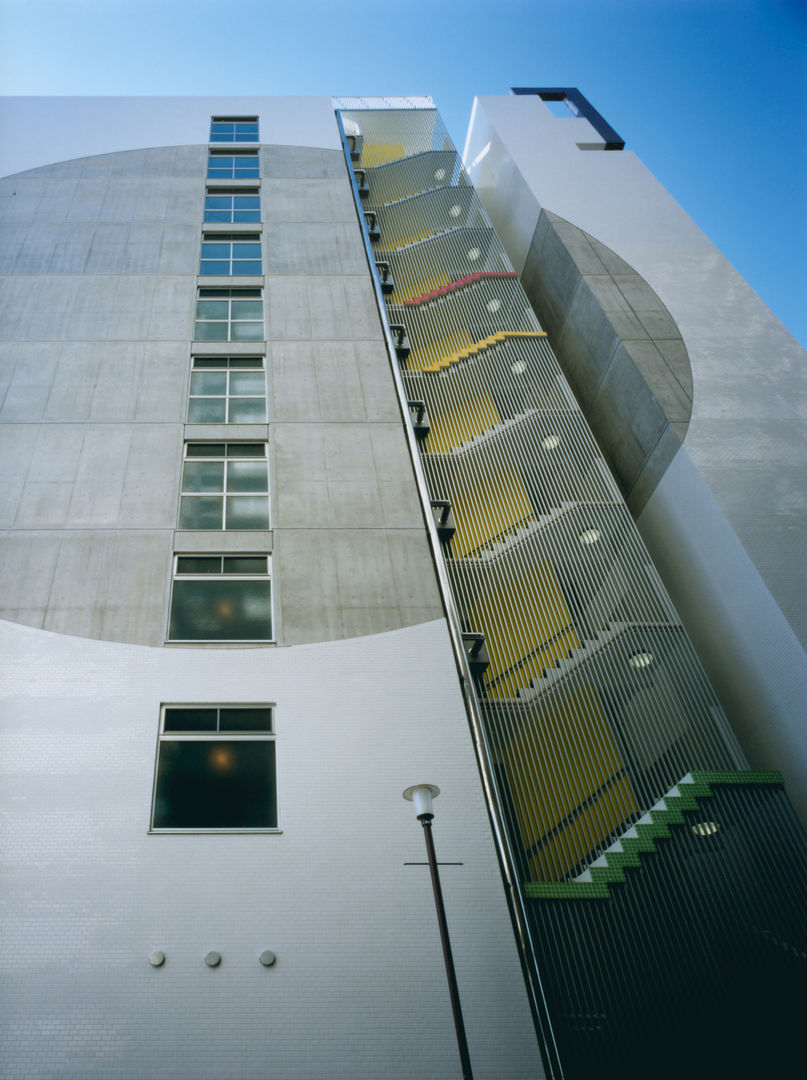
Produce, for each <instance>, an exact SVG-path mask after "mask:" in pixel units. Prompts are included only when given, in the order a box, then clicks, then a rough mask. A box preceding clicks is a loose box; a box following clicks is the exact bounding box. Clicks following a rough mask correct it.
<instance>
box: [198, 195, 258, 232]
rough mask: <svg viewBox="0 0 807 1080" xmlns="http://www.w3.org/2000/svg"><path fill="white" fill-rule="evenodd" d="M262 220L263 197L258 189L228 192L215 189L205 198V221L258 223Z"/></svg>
mask: <svg viewBox="0 0 807 1080" xmlns="http://www.w3.org/2000/svg"><path fill="white" fill-rule="evenodd" d="M260 220H261V197H260V195H259V194H258V189H257V188H241V189H235V190H234V191H227V190H226V189H224V188H218V189H217V188H213V189H211V190H209V191H208V193H207V196H206V197H205V221H224V222H233V223H235V222H239V221H240V222H257V221H260Z"/></svg>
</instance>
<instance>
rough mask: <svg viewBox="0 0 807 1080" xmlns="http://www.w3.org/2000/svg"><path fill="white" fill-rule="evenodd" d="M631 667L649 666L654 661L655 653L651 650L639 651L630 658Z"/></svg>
mask: <svg viewBox="0 0 807 1080" xmlns="http://www.w3.org/2000/svg"><path fill="white" fill-rule="evenodd" d="M628 663H629V664H630V666H631V667H634V668H647V667H650V665H651V664H652V663H653V654H652V653H649V652H637V653H634V654H633V656H631V658H630V659H629V660H628Z"/></svg>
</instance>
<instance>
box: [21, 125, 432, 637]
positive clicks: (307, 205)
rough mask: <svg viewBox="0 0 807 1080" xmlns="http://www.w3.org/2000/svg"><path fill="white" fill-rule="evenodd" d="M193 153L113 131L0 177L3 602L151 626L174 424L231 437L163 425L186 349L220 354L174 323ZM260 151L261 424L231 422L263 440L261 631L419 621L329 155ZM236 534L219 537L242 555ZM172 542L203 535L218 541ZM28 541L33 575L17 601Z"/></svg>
mask: <svg viewBox="0 0 807 1080" xmlns="http://www.w3.org/2000/svg"><path fill="white" fill-rule="evenodd" d="M206 160H207V152H206V149H205V147H203V146H202V147H200V146H196V147H179V148H173V147H169V148H164V149H149V150H142V151H141V150H132V151H127V152H124V153H121V154H116V155H104V156H102V157H101V158H99V159H95V158H90V159H79V160H77V161H68V162H65V163H63V164H62V165H58V164H51V165H47V166H44V167H42V168H38V169H34V170H32V171H31V172H28V173H26V174H23V175H17V176H14V177H12V178H7V179H5V180H4V181H2V188H1V189H0V191H2V195H1V196H0V198H2V201H3V204H4V211H3V214H2V218H0V236H1V237H2V250H3V256H2V258H3V262H2V265H0V271H2V277H0V281H2V285H1V286H0V289H1V290H2V291H0V325H2V330H0V335H2V344H0V363H2V372H3V375H2V379H3V387H4V390H5V394H4V397H3V401H2V409H0V417H1V418H2V420H3V421H4V426H3V430H2V434H1V435H0V438H2V440H3V457H4V460H5V461H6V462H7V467H6V472H5V477H6V479H5V495H6V498H5V500H4V510H3V514H4V518H3V528H4V529H5V530H6V536H5V539H6V540H7V541H8V542H7V543H6V544H5V545H4V550H5V555H4V560H3V564H2V566H3V569H2V571H1V572H0V573H2V580H0V585H2V588H1V589H0V592H2V595H3V596H4V601H3V604H4V607H3V608H2V612H3V614H4V615H5V617H7V618H12V619H16V620H19V621H21V622H25V623H28V624H29V625H33V626H39V627H42V628H44V629H51V630H58V631H60V632H62V633H75V634H86V635H87V636H94V637H96V636H97V637H110V638H112V639H113V640H121V641H132V642H140V643H142V644H149V645H154V644H159V643H161V642H162V641H163V640H164V636H165V627H166V604H167V601H168V592H167V585H166V581H167V578H165V579H164V580H161V578H160V574H159V572H158V571H157V569H156V567H157V565H158V563H157V562H156V560H155V554H156V552H158V551H159V552H160V559H161V561H162V563H163V565H164V568H165V573H167V574H170V559H171V553H172V551H173V550H175V549H177V540H180V541H182V542H183V544H185V546H187V542H188V540H189V538H187V537H185V536H181V537H175V536H174V530H175V528H176V522H177V508H178V499H179V478H180V472H181V455H182V443H183V438H184V437H192V438H194V437H195V438H207V439H223V438H225V437H226V438H229V439H232V438H238V437H240V438H245V437H249V436H248V435H245V433H244V432H240V434H239V433H237V432H233V431H228V430H220V429H217V428H208V429H207V430H203V431H201V432H200V431H199V430H198V428H196V427H195V428H193V429H190V430H189V431H184V428H183V425H184V421H185V413H186V409H187V388H188V375H189V363H190V360H189V357H190V355H191V353H192V352H193V351H195V352H197V353H199V352H202V353H205V352H207V353H210V352H212V353H214V354H215V353H216V352H217V351H218V352H221V351H222V350H221V348H220V347H219V346H216V347H215V348H214V347H212V346H207V347H205V346H204V345H203V344H201V343H197V344H196V346H195V347H194V345H193V341H192V338H193V312H194V303H195V299H194V298H195V293H196V283H197V271H198V260H199V245H200V236H201V217H202V203H203V198H204V188H205V185H204V174H205V169H206ZM262 170H263V173H264V174H265V175H266V177H267V181H266V187H265V188H264V190H263V193H262V199H263V206H264V207H265V216H266V220H265V224H264V227H263V228H264V231H263V236H264V269H265V272H266V273H265V277H264V278H262V279H261V281H262V282H263V281H265V308H266V334H267V343H268V344H267V345H266V346H265V348H266V349H267V351H268V363H267V374H268V401H269V418H270V423H269V425H268V428H266V427H265V428H262V429H261V430H260V431H257V430H253V431H252V433H251V437H252V438H255V437H259V436H260V437H267V436H268V440H269V447H270V472H271V479H272V484H271V523H272V526H273V536H272V537H271V538H269V539H270V549H271V546H272V544H273V546H274V560H273V586H274V596H275V626H276V629H277V634H278V640H280V641H282V642H283V643H286V644H297V643H299V642H305V641H320V640H326V639H329V638H331V637H340V636H354V635H356V634H366V633H373V632H375V631H385V630H390V629H394V628H396V627H398V626H406V625H411V624H413V623H416V622H421V621H427V620H430V619H433V618H436V617H438V616H440V615H441V614H442V608H441V605H440V601H439V597H438V595H437V589H436V584H435V580H434V573H433V570H432V568H431V564H430V556H429V551H428V545H427V542H426V537H425V533H424V529H423V518H422V514H421V511H420V505H419V502H418V499H417V494H416V489H415V486H414V483H413V477H412V468H411V464H410V461H409V457H408V452H407V449H406V443H405V439H404V436H403V432H402V429H401V424H400V415H399V411H398V408H397V405H396V402H395V397H394V394H393V385H392V378H391V374H390V371H389V361H388V358H387V353H386V348H385V345H384V342H383V337H382V333H381V327H380V323H379V318H378V312H377V309H376V305H375V299H374V295H373V291H372V285H371V283H370V280H369V277H368V272H367V262H366V258H365V255H364V249H363V245H362V241H361V234H360V232H359V230H358V228H357V222H356V212H355V209H354V206H353V202H352V198H351V194H350V187H349V183H348V180H347V176H346V173H345V166H344V159H343V157H342V155H341V151H337V150H327V149H321V148H308V149H307V148H304V147H266V148H265V149H264V151H263V164H262ZM122 184H123V185H124V188H125V190H123V191H122V190H121V185H122ZM130 218H133V219H134V220H130ZM241 350H242V351H243V346H242V347H241ZM263 350H264V346H263V345H261V347H260V349H257V350H255V349H253V350H252V351H253V352H255V351H258V352H262V351H263ZM227 351H232V350H227ZM235 351H238V350H235ZM276 365H277V366H276ZM276 378H277V379H279V380H280V381H279V383H278V386H277V387H276V386H275V379H276ZM65 530H69V533H66V532H65ZM255 539H256V538H255V537H254V536H249V535H246V534H245V535H244V536H243V537H242V538H241V543H240V545H239V546H240V547H241V548H242V549H244V550H254V548H255ZM227 541H228V550H230V549H232V547H233V543H232V542H233V538H232V537H227ZM190 542H191V543H192V544H193V549H194V550H205V549H207V550H218V549H219V548H220V547H221V543H222V536H221V534H207V535H206V536H205V537H204V538H202V537H200V536H198V535H197V536H195V537H191V538H190ZM32 559H33V560H34V562H35V563H36V564H38V565H40V566H41V567H42V575H41V579H40V580H39V582H38V588H37V589H36V590H34V591H33V592H31V591H29V590H28V589H27V588H26V587H24V586H23V589H24V593H25V595H24V596H19V595H17V588H18V586H19V585H20V584H21V583H24V582H25V581H26V579H27V576H28V568H29V566H30V560H32ZM76 560H78V565H85V566H86V567H87V569H86V570H85V572H84V573H82V574H81V575H76V573H75V566H76ZM358 566H362V567H363V572H362V573H361V574H359V575H356V574H355V573H354V572H353V571H354V570H355V569H356V568H357V567H358ZM96 571H97V574H98V576H97V578H96V577H95V572H96ZM287 580H288V583H289V584H288V589H286V587H285V582H286V581H287ZM357 580H358V581H361V588H360V589H358V591H357V589H356V586H355V582H356V581H357ZM111 582H117V583H118V584H117V585H116V586H115V588H114V589H113V588H111V587H110V585H111ZM340 582H342V584H340ZM342 605H344V607H345V613H344V614H343V613H342V610H341V609H342ZM127 611H128V612H129V613H130V622H131V625H129V626H127V625H126V622H127V616H126V614H125V613H126V612H127ZM113 628H114V629H113ZM286 633H288V636H285V635H286Z"/></svg>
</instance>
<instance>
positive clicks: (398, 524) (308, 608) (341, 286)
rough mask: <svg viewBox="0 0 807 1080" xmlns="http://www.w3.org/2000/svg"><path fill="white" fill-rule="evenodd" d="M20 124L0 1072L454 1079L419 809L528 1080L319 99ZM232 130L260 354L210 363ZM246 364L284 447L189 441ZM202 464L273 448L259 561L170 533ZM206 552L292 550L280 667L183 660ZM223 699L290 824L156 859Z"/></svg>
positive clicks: (8, 357) (371, 327)
mask: <svg viewBox="0 0 807 1080" xmlns="http://www.w3.org/2000/svg"><path fill="white" fill-rule="evenodd" d="M0 111H3V115H4V117H5V121H4V122H5V124H6V130H8V131H10V132H12V133H14V132H16V133H17V134H18V135H19V140H18V141H17V144H16V146H15V147H14V148H13V150H12V151H11V152H10V153H9V154H7V155H6V157H5V158H4V161H5V166H6V171H8V170H11V171H13V175H11V176H5V178H4V179H2V180H0V247H1V248H2V254H0V258H1V259H2V260H4V261H3V262H2V263H0V420H2V422H3V423H2V425H1V426H0V439H1V440H2V443H1V444H0V452H2V456H3V462H4V468H3V477H2V483H3V493H2V494H3V498H2V515H3V516H2V518H0V542H1V543H2V547H1V548H0V551H2V554H1V555H0V596H2V605H3V606H2V609H1V610H0V619H2V620H3V621H2V622H0V635H1V636H2V637H3V642H4V645H3V661H2V667H3V687H4V689H3V692H2V699H1V700H2V708H1V709H0V719H1V721H2V727H3V732H4V739H5V740H6V745H7V748H8V753H7V754H5V755H4V761H3V766H2V773H3V785H2V786H3V790H4V793H5V794H4V804H5V807H6V809H7V810H8V815H9V816H8V817H7V819H6V823H5V824H4V826H3V831H2V837H0V839H1V840H2V859H3V865H4V873H3V878H4V898H5V901H6V902H7V910H8V911H9V912H10V915H9V918H8V919H6V920H5V922H4V930H3V932H2V933H3V938H2V940H3V943H4V947H5V949H6V954H7V956H9V957H10V958H11V959H10V967H9V970H8V972H7V978H6V980H5V987H6V989H5V993H4V998H5V1000H4V1014H5V1020H6V1039H5V1041H4V1048H3V1050H2V1057H1V1058H0V1062H1V1063H0V1073H2V1075H3V1076H4V1077H8V1078H9V1080H11V1078H15V1080H16V1078H22V1077H24V1076H30V1075H32V1074H33V1075H37V1076H41V1077H49V1078H51V1080H72V1078H74V1077H76V1076H81V1077H86V1078H88V1080H89V1078H97V1080H113V1078H119V1080H132V1078H133V1077H136V1076H143V1077H146V1076H148V1077H149V1078H155V1080H182V1078H187V1080H221V1078H222V1077H223V1076H227V1075H233V1076H235V1075H238V1076H239V1077H243V1078H244V1080H293V1078H299V1080H314V1078H322V1080H331V1078H337V1077H350V1078H351V1080H353V1078H363V1080H377V1077H379V1076H388V1077H390V1078H391V1080H392V1078H395V1077H400V1078H401V1080H403V1078H404V1077H409V1076H411V1075H412V1074H413V1073H415V1074H417V1075H420V1076H424V1077H433V1078H434V1080H437V1078H438V1077H439V1078H442V1077H444V1076H447V1075H450V1074H451V1073H452V1072H454V1071H456V1070H457V1069H458V1067H459V1063H458V1057H457V1049H456V1039H455V1034H454V1030H453V1025H452V1018H451V1010H450V1002H449V997H448V993H447V990H446V982H445V970H444V967H443V958H442V954H441V951H440V943H439V937H438V934H437V926H436V921H435V917H434V907H433V899H432V896H431V891H430V886H429V881H428V871H427V869H426V867H425V865H424V852H423V838H422V835H421V833H422V830H421V828H420V826H419V825H418V823H417V821H416V820H415V817H414V814H413V811H412V807H411V805H409V804H408V803H405V802H404V801H403V800H402V798H401V791H402V789H403V788H404V787H406V786H409V785H410V784H412V783H417V782H419V781H428V782H435V783H437V784H439V785H440V787H441V788H442V790H443V795H442V796H441V800H440V802H439V803H438V806H437V810H438V820H437V829H436V832H437V836H436V842H437V844H438V848H439V850H440V855H441V859H444V860H447V861H449V862H452V863H453V864H455V865H452V866H451V867H446V869H445V871H444V874H443V876H444V889H445V894H446V905H447V908H448V911H449V918H450V919H451V928H452V942H453V946H454V952H455V959H456V963H457V970H458V978H459V983H460V992H461V995H462V1002H463V1008H464V1010H465V1017H466V1024H467V1026H468V1030H469V1042H470V1050H471V1055H472V1059H473V1064H474V1070H475V1075H476V1076H477V1077H481V1078H487V1080H528V1078H529V1080H532V1078H534V1077H536V1076H538V1077H540V1076H542V1075H543V1074H542V1067H541V1062H540V1057H539V1052H538V1047H537V1040H536V1036H535V1029H534V1025H533V1021H532V1016H531V1013H530V1009H529V1004H528V999H527V994H526V990H525V987H524V982H523V977H522V973H521V967H520V963H519V959H518V953H517V948H516V943H515V940H514V937H513V932H512V923H511V919H510V915H509V911H508V906H507V899H506V897H505V893H504V890H503V888H502V879H501V872H500V869H499V865H498V861H497V858H496V853H495V848H494V844H493V838H492V835H491V831H490V825H489V820H488V815H487V809H486V805H485V801H484V798H483V793H482V788H481V784H480V781H479V774H478V770H477V765H476V760H475V756H474V750H473V745H472V741H471V737H470V733H469V730H468V724H467V718H466V713H465V707H464V703H463V698H462V694H461V691H460V687H459V683H458V680H457V675H456V666H455V663H454V658H453V653H452V648H451V643H450V640H449V634H448V628H447V624H446V622H445V619H444V618H443V609H442V604H441V599H440V593H439V590H438V585H437V580H436V576H435V571H434V564H433V561H432V557H431V552H430V547H429V543H428V537H427V532H426V529H425V527H424V520H423V513H422V510H421V505H420V501H419V498H418V493H417V487H416V484H415V480H414V474H413V468H412V463H411V459H410V457H409V451H408V448H407V443H406V438H405V434H404V430H403V427H402V418H401V415H400V409H399V406H398V402H397V397H396V393H395V387H394V382H393V378H392V372H391V369H390V359H389V356H388V354H387V349H386V345H385V342H384V337H383V334H382V329H381V323H380V319H379V313H378V308H377V305H376V300H375V295H374V291H373V286H372V282H371V279H370V276H369V272H368V266H367V261H366V258H365V255H364V248H363V242H362V235H361V231H360V228H359V225H358V221H357V218H356V211H355V208H354V205H353V201H352V197H351V192H350V185H349V180H348V176H347V170H346V165H345V160H344V157H343V154H342V151H341V149H339V137H338V131H337V127H336V123H335V120H334V115H333V109H332V106H331V103H330V99H325V98H319V99H316V98H315V99H268V98H251V99H244V98H238V99H233V98H225V99H181V100H176V101H173V100H172V101H167V102H166V101H160V99H154V100H149V99H146V100H141V101H134V100H132V99H123V100H120V101H115V100H114V99H110V100H101V101H98V102H91V101H90V99H75V100H73V99H63V100H59V101H57V102H47V101H41V100H33V101H31V100H28V101H25V100H20V101H17V102H8V103H6V104H5V105H4V106H3V110H0ZM212 114H219V115H221V114H257V115H259V116H260V122H261V138H262V145H261V152H260V158H261V178H260V186H261V200H262V203H261V205H262V221H261V224H260V230H261V235H262V243H263V270H264V273H263V275H262V276H261V277H260V278H258V279H253V278H250V279H249V284H251V285H255V286H257V287H260V288H262V290H263V301H264V316H265V340H262V341H259V342H255V343H207V342H198V341H194V310H195V302H196V290H197V286H198V285H200V284H201V285H210V284H214V283H215V284H217V285H220V286H225V287H229V286H231V285H238V284H244V281H243V280H242V281H239V280H238V279H223V280H222V279H212V278H210V279H200V278H198V272H199V257H200V242H201V235H202V231H203V225H202V215H203V199H204V194H205V171H206V162H207V147H206V145H205V143H206V141H207V138H208V130H209V129H208V125H209V121H210V116H211V115H212ZM9 118H10V119H9ZM110 150H111V151H113V152H106V151H110ZM60 158H63V159H64V160H58V159H60ZM20 170H23V171H20ZM213 231H215V230H213ZM219 231H223V230H222V229H221V228H219ZM256 355H260V356H263V355H265V357H266V373H267V379H266V393H267V412H268V422H267V423H265V424H263V423H261V424H231V425H225V424H199V423H194V424H188V423H186V419H187V411H188V399H189V379H190V374H191V360H192V358H193V357H194V356H208V357H209V356H256ZM187 440H200V441H208V442H215V441H218V442H226V441H240V440H244V441H249V440H254V441H264V440H266V441H268V470H269V491H270V496H269V499H270V529H269V530H264V529H261V530H253V531H236V530H220V531H215V532H213V531H193V530H189V529H183V530H180V529H179V528H178V521H179V517H178V514H179V508H180V477H181V474H182V460H183V443H184V442H186V441H187ZM210 552H218V553H223V554H239V553H256V552H258V553H269V554H271V579H272V598H273V627H274V634H273V641H272V642H271V643H268V644H267V643H266V642H255V643H254V644H251V645H250V646H249V647H238V646H236V645H228V646H224V647H222V646H221V645H217V644H213V643H207V644H203V645H202V646H200V647H194V646H193V645H189V644H186V643H183V644H182V645H181V646H178V645H171V644H166V633H167V625H168V609H169V600H170V590H171V573H172V565H173V558H174V555H175V553H182V554H186V555H192V554H198V553H210ZM216 703H218V704H230V705H235V706H238V705H249V704H253V705H254V704H271V705H272V706H273V707H274V710H275V713H274V715H275V729H274V733H275V734H276V746H277V784H276V787H277V792H276V794H277V805H278V827H277V828H276V829H265V830H263V831H259V832H254V831H253V832H251V833H245V832H243V831H242V832H241V833H238V832H232V831H231V832H227V831H218V832H207V833H202V832H197V833H194V832H193V831H189V832H186V833H184V834H177V833H167V832H154V831H150V825H151V814H152V800H153V797H154V785H155V772H156V753H157V745H158V737H159V731H160V717H161V708H162V706H164V705H166V704H191V705H194V706H199V705H201V706H205V705H207V706H209V705H215V704H216ZM356 793H360V796H361V800H362V808H361V810H360V812H359V813H358V814H357V812H356V810H355V808H354V807H353V806H348V805H347V800H349V799H352V798H353V797H354V795H355V794H356ZM265 949H271V950H272V951H274V952H275V953H276V954H277V962H276V964H275V965H274V966H273V967H270V968H265V967H262V966H261V964H260V963H259V962H258V956H259V954H260V953H261V952H262V951H263V950H265ZM154 950H161V951H163V952H164V953H165V956H166V961H165V964H164V965H163V966H162V967H159V968H155V967H152V966H150V964H149V961H148V957H149V954H150V953H152V952H153V951H154ZM210 950H217V951H218V952H219V953H220V954H221V956H222V957H223V960H222V963H221V965H220V966H219V967H217V968H215V969H211V968H208V967H207V966H206V965H205V963H204V956H205V954H206V953H207V952H208V951H210Z"/></svg>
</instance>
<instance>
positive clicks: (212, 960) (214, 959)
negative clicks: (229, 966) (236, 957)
mask: <svg viewBox="0 0 807 1080" xmlns="http://www.w3.org/2000/svg"><path fill="white" fill-rule="evenodd" d="M205 963H206V964H207V966H208V967H218V966H219V964H220V963H221V953H217V952H209V953H208V954H207V956H206V957H205Z"/></svg>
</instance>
